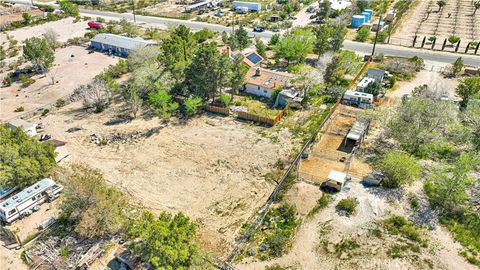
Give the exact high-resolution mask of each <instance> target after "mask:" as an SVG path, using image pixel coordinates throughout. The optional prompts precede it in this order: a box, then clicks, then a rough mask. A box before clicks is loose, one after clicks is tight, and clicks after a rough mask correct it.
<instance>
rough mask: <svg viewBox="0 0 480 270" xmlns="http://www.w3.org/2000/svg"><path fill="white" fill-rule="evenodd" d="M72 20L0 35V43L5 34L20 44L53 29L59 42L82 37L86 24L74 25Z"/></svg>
mask: <svg viewBox="0 0 480 270" xmlns="http://www.w3.org/2000/svg"><path fill="white" fill-rule="evenodd" d="M73 20H74V18H65V19H62V20H58V21H54V22H48V23H44V24H41V25H35V26H29V27H23V28H20V29H16V30H13V31H7V32H5V33H3V32H2V33H0V43H2V42H5V41H7V34H8V35H10V36H12V37H13V38H14V39H16V40H18V41H19V42H20V43H21V42H23V41H24V40H25V39H27V38H30V37H34V36H40V35H42V34H43V33H45V31H46V30H47V29H53V30H54V31H55V32H56V33H57V38H58V41H59V42H66V41H67V40H68V39H70V38H74V37H83V35H84V34H85V33H87V32H88V30H87V27H88V26H87V22H85V21H79V22H76V23H74V22H73Z"/></svg>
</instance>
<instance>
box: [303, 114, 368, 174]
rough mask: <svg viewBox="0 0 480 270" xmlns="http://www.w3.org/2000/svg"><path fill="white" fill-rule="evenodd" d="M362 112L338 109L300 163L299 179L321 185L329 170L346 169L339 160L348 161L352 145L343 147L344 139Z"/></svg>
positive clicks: (344, 164) (344, 163) (343, 163)
mask: <svg viewBox="0 0 480 270" xmlns="http://www.w3.org/2000/svg"><path fill="white" fill-rule="evenodd" d="M362 112H363V111H362V110H361V109H356V108H353V107H348V106H344V105H340V106H339V107H338V109H337V111H336V112H335V114H334V115H332V117H331V120H330V122H327V124H326V125H325V126H324V128H323V130H322V132H321V133H320V134H319V136H320V139H319V141H318V142H317V143H316V144H315V145H314V146H313V147H312V150H311V151H310V153H309V157H308V159H306V160H302V162H301V163H300V169H299V177H300V178H301V179H304V180H308V181H312V182H316V183H322V182H324V181H325V180H326V179H327V176H328V174H329V173H330V171H331V170H336V171H341V172H343V171H344V170H345V169H346V165H347V164H346V162H341V161H340V159H341V158H345V159H348V157H349V156H350V152H351V150H352V145H350V144H349V145H346V146H345V145H344V138H345V136H346V135H347V133H348V131H349V130H350V127H351V126H352V125H353V123H355V120H356V116H357V115H360V114H361V113H362Z"/></svg>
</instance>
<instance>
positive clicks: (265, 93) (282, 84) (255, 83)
mask: <svg viewBox="0 0 480 270" xmlns="http://www.w3.org/2000/svg"><path fill="white" fill-rule="evenodd" d="M293 78H294V76H293V75H292V74H290V73H286V72H276V71H272V70H268V69H264V68H250V69H249V70H248V72H247V78H246V80H247V83H246V84H245V92H247V93H249V94H252V95H256V96H260V97H266V98H270V97H272V93H273V91H274V90H275V89H283V88H287V87H289V86H290V81H291V80H292V79H293Z"/></svg>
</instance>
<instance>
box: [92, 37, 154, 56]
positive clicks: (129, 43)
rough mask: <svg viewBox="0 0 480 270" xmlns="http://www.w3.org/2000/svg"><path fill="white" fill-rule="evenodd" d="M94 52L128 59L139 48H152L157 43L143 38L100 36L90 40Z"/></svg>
mask: <svg viewBox="0 0 480 270" xmlns="http://www.w3.org/2000/svg"><path fill="white" fill-rule="evenodd" d="M90 43H91V46H92V48H93V49H94V50H97V51H102V52H108V53H110V54H115V55H118V56H122V57H127V56H128V55H129V54H130V52H131V51H132V50H134V49H136V48H138V47H146V46H152V45H155V44H156V43H155V42H153V41H150V40H144V39H142V38H131V37H124V36H120V35H114V34H98V35H96V36H95V37H94V38H92V39H91V40H90Z"/></svg>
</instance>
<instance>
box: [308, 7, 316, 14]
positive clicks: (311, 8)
mask: <svg viewBox="0 0 480 270" xmlns="http://www.w3.org/2000/svg"><path fill="white" fill-rule="evenodd" d="M314 10H315V7H312V6H310V7H308V8H307V12H308V13H312V12H313V11H314Z"/></svg>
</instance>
